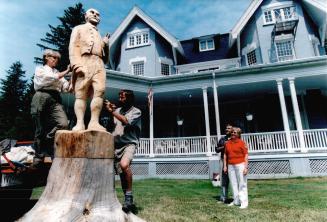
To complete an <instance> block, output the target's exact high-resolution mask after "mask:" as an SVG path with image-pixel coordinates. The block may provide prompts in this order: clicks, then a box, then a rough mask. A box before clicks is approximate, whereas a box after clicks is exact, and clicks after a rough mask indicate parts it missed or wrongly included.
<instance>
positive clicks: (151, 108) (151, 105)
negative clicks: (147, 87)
mask: <svg viewBox="0 0 327 222" xmlns="http://www.w3.org/2000/svg"><path fill="white" fill-rule="evenodd" d="M153 99H154V93H152V95H150V104H149V119H150V127H149V128H150V157H154V152H153V150H154V144H153Z"/></svg>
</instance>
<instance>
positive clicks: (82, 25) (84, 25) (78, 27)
mask: <svg viewBox="0 0 327 222" xmlns="http://www.w3.org/2000/svg"><path fill="white" fill-rule="evenodd" d="M85 28H86V24H80V25H77V26H75V27H74V28H73V29H75V30H80V29H85Z"/></svg>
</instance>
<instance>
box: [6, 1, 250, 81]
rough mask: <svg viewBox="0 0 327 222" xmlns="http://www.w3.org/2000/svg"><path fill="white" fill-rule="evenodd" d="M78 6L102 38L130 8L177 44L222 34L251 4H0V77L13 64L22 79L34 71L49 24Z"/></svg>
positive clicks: (34, 2) (203, 2)
mask: <svg viewBox="0 0 327 222" xmlns="http://www.w3.org/2000/svg"><path fill="white" fill-rule="evenodd" d="M78 2H81V3H82V4H83V6H84V8H85V9H88V8H95V9H97V10H98V11H99V12H100V14H101V23H100V25H99V30H100V32H101V34H104V33H106V32H109V33H113V32H114V31H115V29H116V28H117V27H118V26H119V24H120V23H121V22H122V20H123V19H124V18H125V17H126V16H127V14H128V12H129V11H130V10H131V8H132V7H133V6H134V5H138V6H139V7H140V8H141V9H142V10H143V11H145V13H147V14H148V15H149V16H150V17H151V18H153V19H154V20H155V21H156V22H158V23H159V24H160V25H161V26H162V27H163V28H164V29H166V30H167V31H168V32H169V33H171V34H172V35H173V36H175V37H176V38H178V39H179V40H183V39H189V38H192V37H195V36H201V35H206V34H212V33H227V32H229V30H231V29H232V28H233V26H234V25H235V24H236V23H237V21H238V19H239V18H240V17H241V15H242V14H243V13H244V11H245V10H246V8H247V7H248V5H249V4H250V2H251V1H250V0H81V1H75V0H1V1H0V33H1V34H0V52H1V54H0V79H3V78H5V76H6V74H7V73H6V70H8V69H9V67H10V66H11V65H12V63H14V62H16V61H20V62H22V64H23V69H24V70H26V76H27V78H30V77H31V76H32V75H33V73H34V69H35V64H34V63H33V61H34V59H33V58H34V57H36V56H39V57H40V56H41V54H42V51H41V49H40V48H39V47H38V46H36V44H37V43H40V39H41V38H44V37H45V33H46V32H48V31H49V27H48V24H51V25H53V26H57V25H59V24H60V22H59V20H58V19H57V17H58V16H60V17H61V16H62V15H63V11H64V9H66V8H68V7H69V6H73V5H75V4H76V3H78Z"/></svg>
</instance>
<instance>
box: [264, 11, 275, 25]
mask: <svg viewBox="0 0 327 222" xmlns="http://www.w3.org/2000/svg"><path fill="white" fill-rule="evenodd" d="M264 14H265V21H266V22H267V23H270V22H272V21H273V17H272V15H271V11H265V13H264Z"/></svg>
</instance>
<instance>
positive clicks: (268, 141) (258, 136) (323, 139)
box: [136, 129, 327, 158]
mask: <svg viewBox="0 0 327 222" xmlns="http://www.w3.org/2000/svg"><path fill="white" fill-rule="evenodd" d="M302 132H303V139H304V147H301V145H300V144H301V143H300V133H299V131H296V130H294V131H290V132H289V133H287V132H286V131H279V132H265V133H245V134H242V139H243V140H244V141H245V142H246V144H247V145H248V150H249V155H254V154H275V155H278V154H282V153H283V154H285V153H298V152H301V153H307V152H309V153H311V152H327V129H309V130H303V131H302ZM287 138H290V141H288V139H287ZM207 141H208V140H207V137H206V136H194V137H171V138H154V139H153V150H152V149H151V148H150V147H151V145H150V139H148V138H142V139H141V140H140V145H139V147H138V149H137V151H136V157H151V158H153V157H176V156H186V157H196V156H212V154H214V153H215V147H216V145H217V142H218V138H217V136H210V147H208V143H207Z"/></svg>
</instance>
